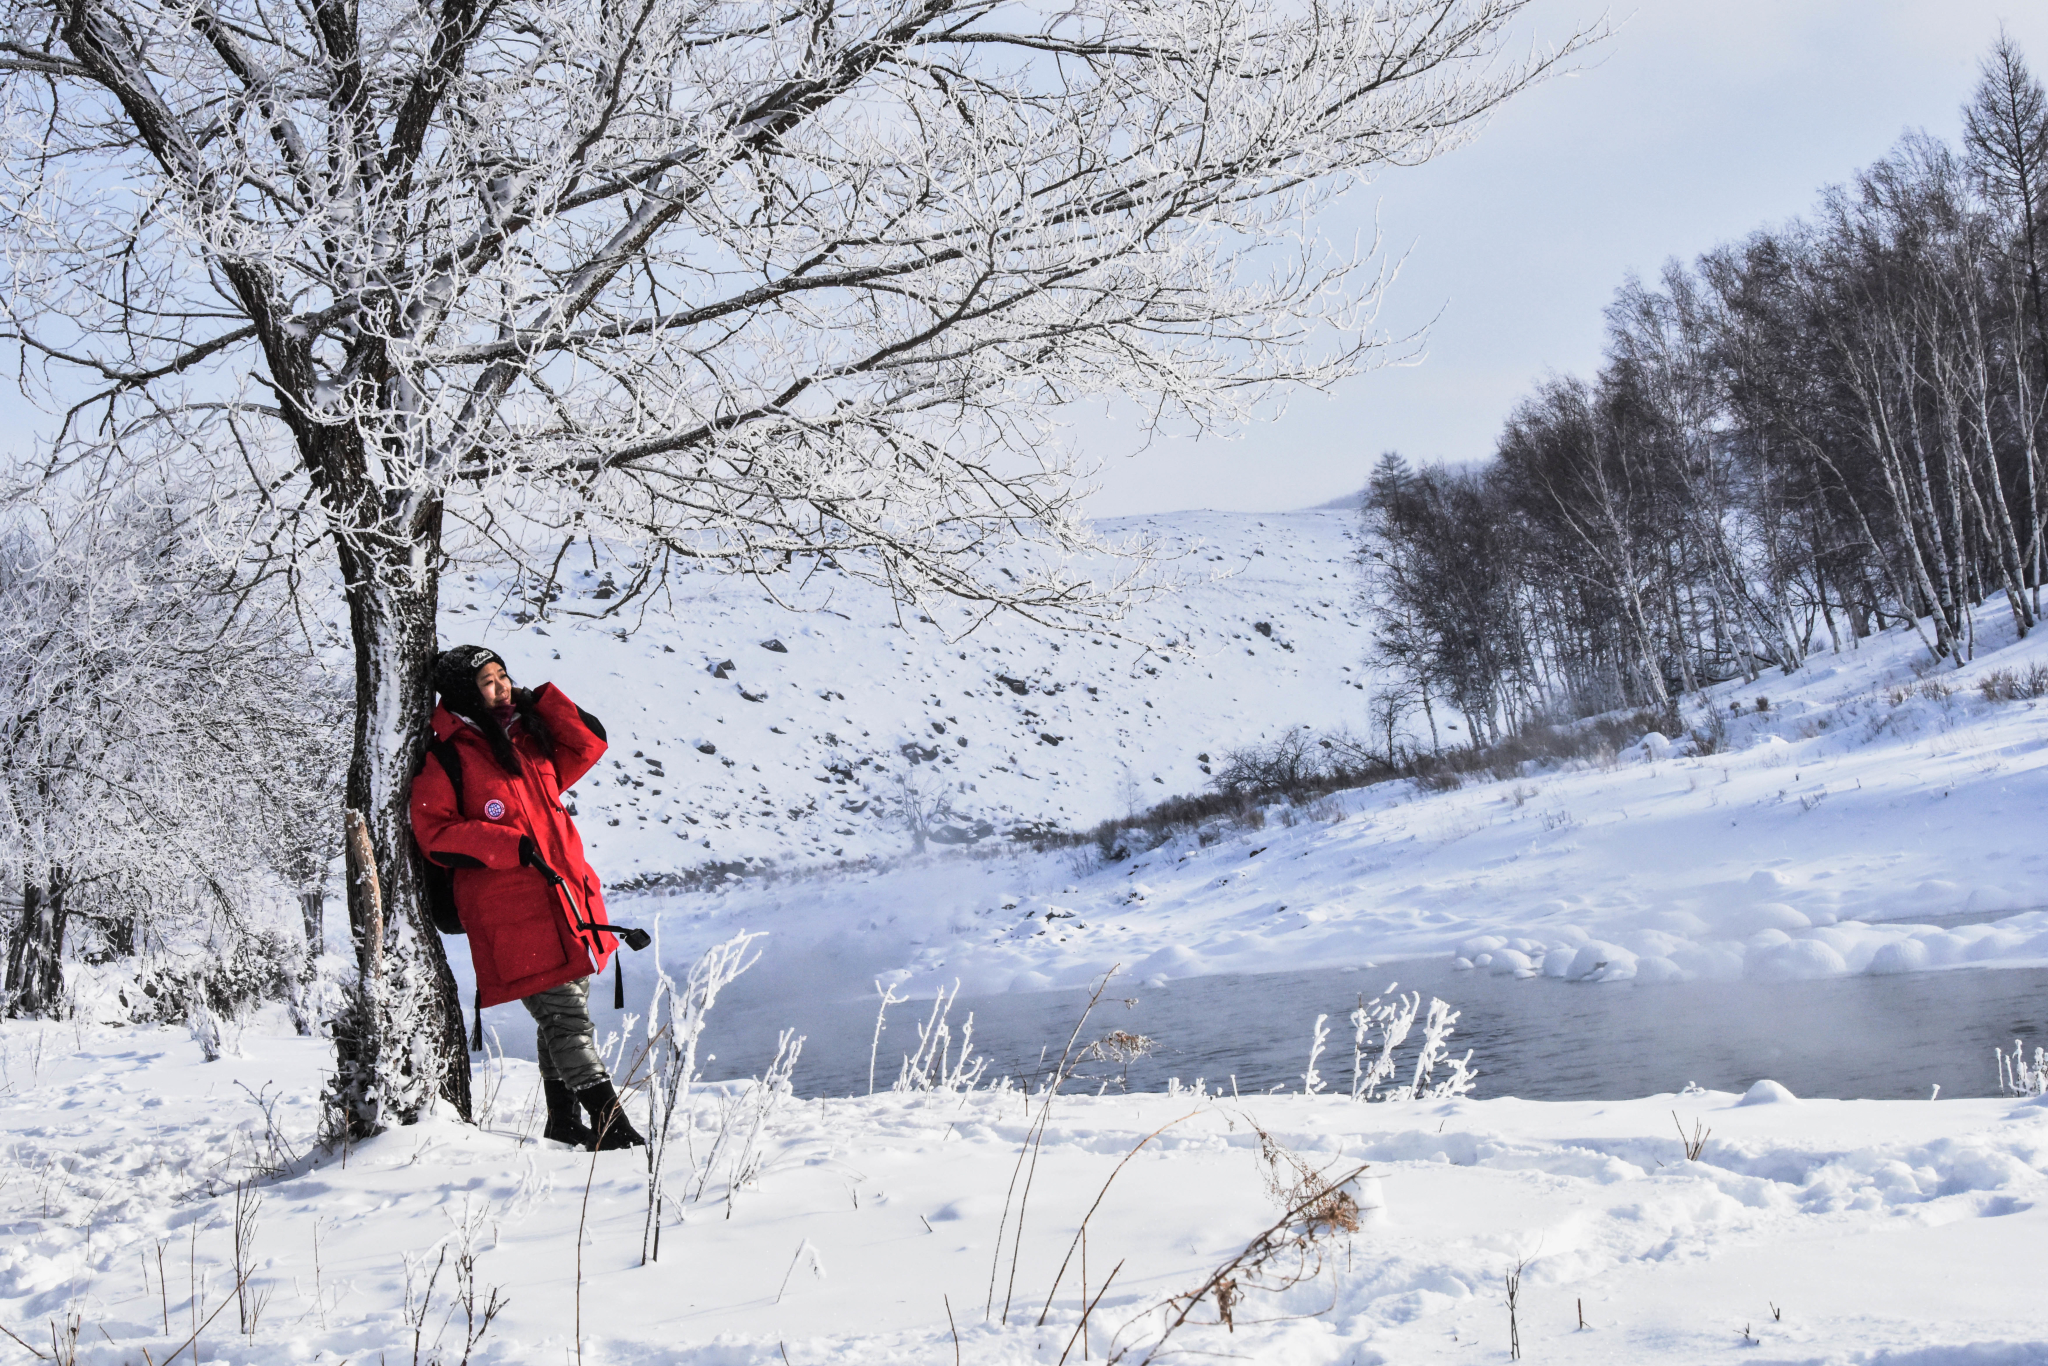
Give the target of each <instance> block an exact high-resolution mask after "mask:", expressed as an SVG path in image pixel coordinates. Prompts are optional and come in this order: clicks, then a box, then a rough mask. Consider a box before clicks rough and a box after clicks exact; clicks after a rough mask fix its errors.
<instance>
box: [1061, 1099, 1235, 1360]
mask: <svg viewBox="0 0 2048 1366" xmlns="http://www.w3.org/2000/svg"><path fill="white" fill-rule="evenodd" d="M1200 1113H1202V1112H1201V1111H1200V1110H1190V1111H1188V1112H1187V1113H1186V1114H1184V1115H1182V1116H1181V1117H1180V1119H1169V1120H1168V1121H1166V1123H1164V1124H1162V1125H1160V1126H1159V1127H1158V1128H1156V1129H1154V1130H1153V1131H1152V1132H1151V1133H1149V1134H1146V1135H1145V1136H1144V1137H1143V1138H1141V1139H1139V1140H1138V1144H1137V1147H1135V1148H1132V1149H1131V1150H1130V1151H1129V1152H1127V1153H1125V1154H1124V1156H1123V1161H1121V1162H1118V1163H1117V1164H1116V1167H1115V1168H1114V1169H1113V1170H1112V1171H1111V1172H1110V1174H1109V1179H1108V1180H1106V1181H1104V1182H1103V1183H1102V1189H1101V1190H1099V1191H1097V1192H1096V1193H1095V1203H1094V1204H1092V1205H1090V1206H1089V1207H1088V1212H1087V1213H1086V1214H1084V1215H1082V1216H1081V1227H1079V1228H1077V1229H1075V1230H1074V1240H1073V1241H1072V1242H1070V1243H1068V1244H1067V1255H1066V1256H1064V1257H1062V1258H1061V1259H1060V1269H1059V1271H1058V1273H1057V1274H1056V1275H1054V1276H1053V1278H1052V1289H1050V1290H1048V1291H1046V1292H1045V1307H1044V1308H1043V1309H1041V1310H1039V1311H1038V1323H1037V1325H1036V1326H1037V1327H1040V1328H1043V1327H1045V1316H1046V1315H1047V1314H1050V1313H1051V1312H1052V1297H1053V1296H1055V1295H1057V1294H1059V1293H1060V1282H1061V1281H1062V1280H1063V1279H1065V1278H1066V1274H1067V1264H1068V1263H1069V1262H1071V1261H1072V1260H1073V1258H1074V1249H1075V1248H1076V1247H1078V1246H1079V1245H1080V1243H1081V1240H1082V1238H1083V1237H1084V1236H1086V1234H1087V1232H1088V1221H1089V1220H1090V1219H1093V1218H1094V1217H1095V1211H1096V1210H1098V1209H1100V1208H1101V1207H1102V1197H1104V1196H1105V1195H1108V1194H1109V1183H1110V1181H1114V1180H1116V1178H1117V1173H1118V1172H1121V1171H1122V1170H1123V1169H1124V1163H1125V1162H1129V1161H1130V1160H1131V1159H1132V1158H1134V1157H1136V1156H1137V1155H1138V1151H1139V1149H1140V1148H1143V1147H1144V1146H1145V1145H1146V1144H1147V1143H1150V1142H1151V1141H1152V1140H1153V1139H1155V1138H1157V1137H1159V1135H1161V1134H1163V1133H1165V1132H1166V1131H1167V1130H1168V1129H1171V1128H1172V1127H1173V1126H1174V1125H1176V1124H1179V1123H1181V1122H1182V1121H1184V1120H1190V1119H1193V1118H1194V1117H1195V1116H1196V1115H1199V1114H1200ZM1081 1293H1082V1294H1084V1295H1085V1294H1087V1293H1088V1292H1087V1291H1086V1289H1083V1290H1082V1292H1081Z"/></svg>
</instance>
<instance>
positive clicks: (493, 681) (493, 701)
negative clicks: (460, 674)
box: [476, 659, 512, 709]
mask: <svg viewBox="0 0 2048 1366" xmlns="http://www.w3.org/2000/svg"><path fill="white" fill-rule="evenodd" d="M476 690H477V691H478V692H480V693H482V694H483V697H484V705H485V706H487V707H491V708H493V709H495V708H498V707H509V706H511V705H512V675H510V674H508V673H506V672H505V666H504V665H503V664H500V663H499V662H498V661H497V660H495V659H494V660H492V661H491V662H490V663H488V664H486V665H484V666H483V667H482V668H481V669H478V670H477V671H476Z"/></svg>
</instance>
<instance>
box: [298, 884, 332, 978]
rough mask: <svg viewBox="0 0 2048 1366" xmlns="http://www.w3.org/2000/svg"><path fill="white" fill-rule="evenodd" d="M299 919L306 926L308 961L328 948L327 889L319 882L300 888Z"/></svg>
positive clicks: (311, 960)
mask: <svg viewBox="0 0 2048 1366" xmlns="http://www.w3.org/2000/svg"><path fill="white" fill-rule="evenodd" d="M299 919H300V920H301V921H302V922H304V924H305V927H306V961H307V962H309V963H310V962H314V961H316V960H317V959H318V958H319V957H320V955H321V954H322V953H324V952H326V950H327V889H326V888H325V887H324V886H321V885H320V884H318V883H315V884H313V885H311V886H307V887H301V888H300V889H299Z"/></svg>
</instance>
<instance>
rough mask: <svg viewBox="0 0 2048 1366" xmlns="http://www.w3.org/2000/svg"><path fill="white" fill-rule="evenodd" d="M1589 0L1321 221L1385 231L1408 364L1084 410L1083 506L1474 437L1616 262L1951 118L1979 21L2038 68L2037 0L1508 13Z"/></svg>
mask: <svg viewBox="0 0 2048 1366" xmlns="http://www.w3.org/2000/svg"><path fill="white" fill-rule="evenodd" d="M1603 14H1610V15H1611V18H1612V23H1613V26H1614V35H1613V37H1611V38H1610V39H1609V40H1608V41H1606V42H1605V43H1603V44H1601V45H1600V46H1599V47H1597V48H1595V49H1594V50H1593V51H1592V52H1591V53H1590V54H1589V55H1588V57H1587V58H1586V60H1585V62H1584V63H1583V64H1582V66H1581V68H1580V69H1579V71H1578V72H1577V73H1576V74H1574V75H1571V76H1569V77H1566V78H1563V79H1558V80H1553V81H1551V82H1549V83H1547V84H1545V85H1543V86H1541V87H1539V88H1538V89H1536V90H1534V91H1532V92H1530V93H1528V94H1526V95H1524V96H1522V97H1521V98H1520V99H1518V100H1516V101H1514V102H1512V103H1510V104H1509V105H1508V106H1507V107H1505V108H1504V109H1502V110H1501V111H1500V112H1499V113H1498V114H1497V115H1496V117H1495V118H1494V120H1493V122H1492V124H1491V126H1490V127H1488V128H1487V129H1486V131H1485V132H1484V133H1482V134H1481V135H1480V137H1479V139H1478V140H1477V141H1476V142H1474V143H1472V144H1471V145H1469V146H1467V147H1464V148H1461V149H1459V150H1458V151H1455V152H1453V153H1451V154H1449V155H1448V156H1446V157H1444V158H1442V159H1440V160H1438V161H1435V162H1432V163H1430V164H1428V165H1426V166H1423V167H1419V168H1416V169H1413V170H1407V171H1397V172H1392V173H1389V174H1388V175H1387V176H1385V177H1384V178H1382V179H1381V180H1380V181H1378V182H1377V183H1375V184H1373V185H1371V186H1367V187H1364V188H1362V189H1360V190H1357V191H1354V192H1352V193H1351V194H1350V195H1348V196H1346V198H1345V199H1344V200H1343V201H1342V204H1341V207H1340V209H1339V210H1338V211H1337V212H1335V213H1333V214H1332V215H1331V216H1330V217H1329V218H1328V220H1327V221H1326V222H1325V224H1324V227H1325V229H1326V231H1327V232H1328V233H1329V234H1330V235H1331V236H1333V237H1336V238H1339V239H1341V240H1346V241H1348V240H1350V239H1351V237H1352V236H1353V235H1354V234H1356V233H1361V232H1362V233H1365V234H1368V235H1369V234H1370V233H1371V231H1372V226H1373V220H1374V216H1375V213H1377V216H1378V220H1379V224H1380V227H1381V230H1382V232H1383V233H1384V237H1385V249H1386V250H1387V251H1388V252H1390V253H1392V254H1395V255H1400V254H1403V253H1405V257H1406V259H1405V261H1404V263H1403V266H1402V270H1401V274H1400V277H1399V279H1397V280H1396V281H1395V282H1394V284H1393V287H1392V289H1391V290H1390V292H1389V294H1388V296H1387V299H1386V302H1385V304H1384V306H1383V308H1382V310H1381V322H1382V325H1383V326H1384V327H1386V328H1387V329H1389V330H1391V331H1393V332H1397V333H1400V332H1407V331H1411V330H1413V329H1414V328H1416V327H1419V326H1422V325H1424V324H1426V323H1428V322H1429V321H1430V320H1431V319H1432V318H1433V317H1434V318H1436V320H1437V321H1436V323H1435V325H1434V326H1433V327H1432V328H1431V329H1430V335H1429V343H1428V354H1427V357H1426V359H1425V360H1424V361H1423V363H1422V364H1420V365H1417V366H1413V367H1409V368H1402V369H1390V370H1380V371H1377V372H1375V373H1372V374H1369V375H1365V376H1362V377H1360V378H1358V379H1355V380H1353V381H1351V382H1350V383H1349V384H1348V385H1346V386H1345V387H1344V388H1343V389H1341V390H1340V391H1339V392H1338V393H1337V395H1336V396H1335V397H1333V398H1324V397H1322V396H1321V395H1307V396H1304V397H1302V398H1299V399H1297V400H1295V401H1294V402H1293V403H1292V404H1291V405H1290V407H1289V408H1288V410H1287V412H1286V413H1285V414H1284V415H1283V416H1281V417H1280V418H1278V419H1277V420H1274V421H1271V422H1264V423H1260V424H1258V425H1257V426H1255V427H1253V428H1250V429H1248V430H1246V431H1245V432H1243V433H1242V434H1240V435H1239V436H1237V437H1236V438H1235V439H1232V440H1223V441H1217V440H1203V441H1199V442H1194V441H1187V440H1170V441H1159V442H1155V443H1154V444H1153V445H1152V446H1151V447H1150V448H1149V449H1147V450H1144V451H1142V452H1140V453H1138V454H1135V455H1133V454H1130V449H1131V447H1130V445H1129V444H1128V442H1129V436H1128V428H1127V427H1123V428H1120V427H1119V426H1118V425H1116V424H1113V423H1105V422H1103V421H1101V420H1099V419H1083V420H1082V421H1080V422H1079V423H1078V424H1077V425H1076V428H1075V431H1074V435H1075V436H1076V438H1077V439H1078V440H1080V441H1081V443H1082V444H1083V446H1084V449H1086V450H1087V451H1088V452H1089V453H1090V454H1093V455H1098V456H1100V457H1102V458H1103V459H1104V461H1105V464H1104V467H1103V469H1102V472H1101V475H1100V478H1099V483H1100V485H1101V489H1100V492H1098V493H1097V494H1096V495H1095V496H1094V498H1093V500H1092V502H1091V504H1090V506H1091V508H1092V510H1093V511H1095V512H1096V513H1097V514H1098V515H1119V514H1126V513H1135V512H1156V511H1169V510H1172V509H1177V508H1186V507H1213V508H1235V509H1248V510H1277V509H1283V508H1290V507H1303V506H1308V505H1312V504H1316V503H1321V502H1323V501H1325V500H1328V499H1331V498H1335V497H1339V496H1341V495H1343V494H1345V493H1347V492H1349V491H1351V490H1354V489H1356V488H1358V487H1359V486H1360V485H1361V484H1362V483H1363V482H1364V471H1365V469H1366V466H1367V465H1369V464H1370V462H1371V460H1372V459H1373V458H1374V457H1375V456H1376V455H1378V454H1379V452H1381V451H1383V450H1389V449H1392V450H1399V451H1401V452H1402V453H1403V454H1405V455H1407V456H1408V457H1409V458H1410V459H1411V460H1418V461H1425V462H1427V461H1435V460H1468V459H1473V458H1476V457H1480V456H1484V455H1485V454H1486V453H1487V452H1488V451H1489V450H1490V449H1491V445H1492V442H1493V438H1494V436H1495V434H1496V433H1497V432H1498V431H1499V428H1500V424H1501V420H1502V419H1503V418H1504V417H1505V416H1506V414H1507V411H1508V409H1509V407H1510V406H1511V405H1512V404H1513V403H1514V401H1515V400H1516V399H1517V398H1518V397H1520V396H1521V395H1522V394H1524V393H1525V392H1527V390H1528V389H1529V387H1530V385H1531V384H1532V383H1533V382H1534V381H1535V380H1536V379H1538V378H1539V377H1541V376H1542V375H1543V374H1544V373H1545V372H1546V371H1547V370H1556V371H1563V372H1573V373H1588V372H1590V371H1591V370H1592V369H1594V368H1595V367H1596V366H1597V365H1598V364H1599V361H1600V347H1601V323H1600V314H1601V309H1602V308H1603V307H1604V306H1605V305H1606V303H1607V301H1608V299H1609V298H1610V296H1611V295H1612V294H1613V291H1614V288H1615V286H1616V285H1618V284H1619V283H1620V282H1621V280H1622V279H1623V277H1624V276H1625V275H1626V274H1627V273H1628V272H1629V271H1635V272H1637V273H1638V274H1642V275H1646V276H1648V275H1653V274H1654V273H1655V272H1656V271H1657V270H1658V269H1659V267H1660V266H1661V265H1662V263H1663V262H1664V261H1665V260H1666V259H1667V258H1669V257H1673V256H1676V257H1679V258H1681V259H1690V258H1692V257H1693V256H1695V255H1697V254H1698V253H1699V252H1701V251H1703V250H1705V249H1706V248H1708V247H1711V246H1713V245H1714V244H1716V243H1717V242H1722V241H1726V240H1729V239H1731V238H1734V237H1739V236H1741V235H1743V234H1745V233H1747V232H1749V231H1750V230H1752V229H1754V228H1757V227H1761V226H1765V225H1767V224H1772V223H1778V222H1782V221H1784V220H1785V219H1787V218H1790V217H1793V216H1795V215H1797V214H1800V213H1803V212H1804V211H1805V210H1806V209H1807V208H1808V207H1810V206H1811V205H1812V204H1813V203H1814V201H1815V200H1816V198H1817V196H1818V195H1819V193H1820V191H1821V190H1822V189H1823V188H1824V187H1825V186H1827V185H1830V184H1833V183H1837V182H1839V181H1842V180H1845V179H1847V178H1848V177H1849V176H1850V175H1851V174H1852V173H1853V172H1854V171H1855V170H1856V168H1857V167H1859V166H1862V165H1865V164H1867V163H1869V162H1871V161H1873V160H1875V159H1876V158H1877V157H1879V156H1882V155H1883V154H1884V153H1885V151H1886V150H1887V149H1888V148H1890V147H1891V146H1892V145H1893V144H1894V143H1895V142H1897V140H1898V139H1899V137H1900V135H1901V134H1902V133H1904V132H1906V131H1907V130H1908V129H1912V128H1924V129H1926V130H1927V131H1928V132H1930V133H1933V134H1936V135H1937V136H1941V137H1945V138H1953V137H1954V136H1955V134H1956V131H1957V129H1958V127H1959V126H1960V118H1959V114H1958V110H1959V109H1960V107H1961V105H1962V103H1963V101H1964V100H1965V99H1966V98H1968V96H1969V93H1970V91H1971V89H1972V87H1973V86H1974V85H1975V83H1976V79H1977V63H1978V61H1979V59H1980V58H1981V57H1982V56H1983V54H1984V53H1985V51H1986V50H1987V49H1988V48H1989V47H1990V45H1991V43H1992V42H1993V41H1994V40H1995V38H1996V37H1997V34H1998V28H1999V24H2000V22H2001V21H2003V22H2004V23H2005V25H2006V27H2007V31H2008V32H2009V33H2011V35H2012V36H2013V37H2014V39H2016V40H2017V41H2018V42H2019V44H2020V46H2021V48H2022V49H2023V50H2024V51H2025V53H2026V54H2027V58H2028V61H2029V63H2030V65H2032V66H2033V68H2034V70H2035V73H2036V74H2037V75H2041V76H2044V77H2048V5H2042V4H2039V3H2032V4H2022V3H2015V0H2005V3H2003V4H1980V3H1973V2H1972V0H1943V2H1942V3H1928V2H1927V0H1920V2H1919V3H1911V2H1908V0H1776V2H1775V3H1770V2H1765V0H1712V3H1703V2H1702V0H1651V2H1650V3H1645V4H1642V5H1640V6H1638V7H1637V8H1635V9H1633V10H1629V9H1624V8H1616V9H1614V10H1611V11H1609V10H1607V9H1606V8H1605V7H1604V6H1602V5H1599V4H1595V3H1583V2H1582V0H1538V2H1537V3H1536V4H1535V5H1533V6H1532V7H1531V10H1530V12H1529V16H1528V18H1529V20H1530V23H1529V25H1528V26H1527V27H1528V29H1529V31H1530V32H1531V33H1533V34H1534V35H1536V36H1538V37H1549V38H1561V37H1563V36H1564V35H1565V34H1567V33H1569V32H1571V31H1573V30H1575V29H1577V28H1580V27H1583V26H1585V25H1587V24H1590V23H1594V22H1597V21H1598V20H1599V18H1600V17H1601V16H1602V15H1603Z"/></svg>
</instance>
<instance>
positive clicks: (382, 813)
mask: <svg viewBox="0 0 2048 1366" xmlns="http://www.w3.org/2000/svg"><path fill="white" fill-rule="evenodd" d="M365 539H368V538H365ZM385 544H388V542H387V543H385ZM342 552H343V553H342V564H343V570H344V573H345V574H346V575H347V580H348V584H349V587H348V605H349V624H350V628H351V632H352V634H353V637H354V641H355V655H356V730H355V742H354V749H353V753H352V755H351V757H350V760H349V769H348V786H347V789H346V794H345V802H346V805H347V807H348V808H349V809H350V810H351V811H357V812H361V813H362V816H363V819H364V822H365V824H366V826H367V827H368V834H369V843H370V847H371V849H372V851H373V852H374V859H375V875H376V880H377V884H378V887H379V890H380V892H381V897H380V902H381V906H380V909H381V916H380V917H379V918H381V920H382V922H383V924H382V926H381V929H382V931H383V933H382V940H383V943H382V950H383V952H382V955H381V957H382V967H381V971H380V973H379V974H378V979H377V981H376V982H375V983H374V984H372V983H367V982H366V983H365V984H362V985H360V986H359V987H358V989H357V992H356V996H357V997H358V999H356V1000H353V1001H352V1002H351V1004H350V1008H349V1009H348V1010H347V1011H345V1012H344V1015H345V1018H344V1020H343V1021H339V1022H337V1026H336V1029H335V1051H336V1056H337V1065H338V1070H337V1075H336V1078H335V1089H334V1091H333V1092H331V1093H330V1097H331V1102H330V1103H331V1105H332V1107H333V1111H334V1114H335V1117H336V1118H337V1119H338V1120H345V1121H346V1136H348V1137H362V1136H365V1133H366V1131H367V1132H375V1130H376V1128H378V1127H381V1126H382V1125H383V1124H386V1123H389V1122H391V1121H393V1120H396V1121H397V1122H398V1123H401V1124H411V1123H414V1122H416V1121H417V1120H418V1119H419V1117H420V1115H421V1114H422V1113H423V1112H424V1110H425V1109H426V1107H427V1105H428V1104H429V1103H430V1102H431V1101H432V1100H433V1098H434V1096H435V1095H436V1094H438V1095H439V1096H440V1097H441V1098H443V1099H445V1100H446V1101H448V1102H449V1104H451V1105H452V1106H454V1107H455V1109H456V1111H457V1112H458V1113H459V1114H460V1115H461V1116H462V1118H463V1119H464V1120H468V1119H470V1118H471V1111H470V1073H469V1048H468V1039H467V1036H466V1032H465V1030H464V1028H463V1020H462V1003H461V1001H460V999H459V998H458V997H457V995H456V988H455V976H454V974H453V973H452V972H451V971H449V968H448V958H447V955H446V954H444V953H443V952H442V949H441V939H440V935H439V934H438V933H437V932H436V931H435V929H434V927H433V924H432V921H431V919H430V918H429V916H428V914H427V910H426V904H425V898H424V896H423V895H422V883H421V876H420V869H419V867H418V866H417V862H416V855H415V854H414V852H413V844H412V825H411V816H410V812H409V809H408V802H409V798H410V796H411V789H412V777H413V774H414V773H415V772H417V771H418V767H419V760H420V756H421V755H422V753H423V752H424V750H425V746H426V731H427V724H428V719H429V717H430V715H431V709H430V704H431V703H432V701H433V693H432V689H431V683H430V678H431V674H432V669H433V659H434V652H435V636H434V613H435V605H436V599H437V588H438V585H437V582H436V575H435V572H434V570H433V569H432V568H429V567H428V566H427V564H426V563H425V562H424V560H425V556H424V555H423V554H421V555H414V556H412V557H410V562H408V563H402V564H398V565H392V564H389V563H382V564H379V563H375V562H374V559H373V557H372V556H370V555H365V554H363V553H361V546H360V543H358V544H356V545H349V544H346V543H344V545H343V547H342ZM351 552H354V553H351ZM351 883H352V885H351V894H350V896H349V898H348V911H349V930H350V933H351V936H352V937H353V939H354V941H355V943H356V946H357V952H358V954H359V956H361V958H367V957H368V953H367V952H366V951H367V950H370V949H371V948H372V945H371V944H369V943H367V942H366V936H369V935H371V934H372V933H373V930H372V926H371V924H370V923H369V920H370V912H369V911H368V903H367V901H366V899H365V898H363V897H361V896H358V895H356V894H355V887H354V879H353V878H352V879H351Z"/></svg>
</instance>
